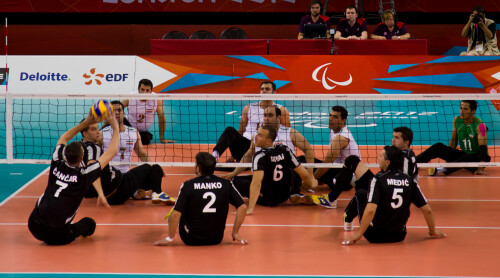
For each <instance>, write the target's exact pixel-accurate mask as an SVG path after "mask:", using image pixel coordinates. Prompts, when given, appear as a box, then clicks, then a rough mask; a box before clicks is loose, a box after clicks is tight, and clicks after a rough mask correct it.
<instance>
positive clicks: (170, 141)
mask: <svg viewBox="0 0 500 278" xmlns="http://www.w3.org/2000/svg"><path fill="white" fill-rule="evenodd" d="M160 142H161V143H163V144H168V143H177V141H175V140H169V139H160Z"/></svg>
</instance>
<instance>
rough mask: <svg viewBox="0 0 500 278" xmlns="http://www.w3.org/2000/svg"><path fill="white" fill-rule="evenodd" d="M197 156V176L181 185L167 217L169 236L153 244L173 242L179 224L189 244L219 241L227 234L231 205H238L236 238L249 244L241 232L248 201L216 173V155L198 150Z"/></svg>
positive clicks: (182, 234)
mask: <svg viewBox="0 0 500 278" xmlns="http://www.w3.org/2000/svg"><path fill="white" fill-rule="evenodd" d="M195 159H196V162H195V168H194V170H195V174H196V175H197V177H196V178H194V179H190V180H188V181H186V182H184V183H183V184H182V185H181V189H180V192H179V196H178V198H177V202H176V203H175V206H174V208H173V210H172V213H171V214H170V216H169V218H168V236H167V237H166V238H164V239H162V240H159V241H157V242H155V244H154V245H157V246H158V245H159V246H164V245H170V244H171V243H172V242H173V241H174V237H175V232H176V230H177V227H179V234H180V236H181V239H182V241H183V242H184V243H185V244H187V245H214V244H219V243H220V242H221V241H222V238H223V237H224V229H225V228H226V219H227V213H228V210H229V204H231V205H233V206H234V207H236V218H235V219H234V225H233V233H232V236H233V241H237V242H238V243H241V244H247V241H246V240H244V239H242V238H241V236H240V234H239V229H240V227H241V224H242V223H243V220H244V219H245V211H246V209H247V207H246V205H245V201H243V199H242V198H241V195H240V193H239V192H238V190H236V188H235V187H234V185H233V183H232V182H230V181H228V180H226V179H223V178H220V177H217V176H215V175H214V170H215V164H216V163H217V162H216V161H215V158H214V157H213V156H211V155H210V154H209V153H205V152H199V153H198V154H196V157H195Z"/></svg>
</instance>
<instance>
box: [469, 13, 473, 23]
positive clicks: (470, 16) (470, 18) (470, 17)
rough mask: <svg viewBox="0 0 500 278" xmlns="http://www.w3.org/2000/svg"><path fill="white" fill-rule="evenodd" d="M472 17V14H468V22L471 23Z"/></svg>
mask: <svg viewBox="0 0 500 278" xmlns="http://www.w3.org/2000/svg"><path fill="white" fill-rule="evenodd" d="M473 19H474V14H470V15H469V23H471V22H472V20H473Z"/></svg>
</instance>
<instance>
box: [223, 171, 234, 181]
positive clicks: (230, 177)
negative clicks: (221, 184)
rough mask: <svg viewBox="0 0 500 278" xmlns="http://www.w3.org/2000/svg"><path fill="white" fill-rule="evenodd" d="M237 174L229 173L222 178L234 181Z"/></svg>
mask: <svg viewBox="0 0 500 278" xmlns="http://www.w3.org/2000/svg"><path fill="white" fill-rule="evenodd" d="M234 176H235V174H234V173H233V172H231V173H227V174H225V175H222V178H224V179H226V180H232V179H233V178H234Z"/></svg>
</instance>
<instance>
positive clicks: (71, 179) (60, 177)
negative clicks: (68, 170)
mask: <svg viewBox="0 0 500 278" xmlns="http://www.w3.org/2000/svg"><path fill="white" fill-rule="evenodd" d="M52 174H54V176H56V177H57V179H58V180H62V181H65V182H77V181H78V180H77V178H78V176H75V175H73V176H72V175H68V174H63V173H61V172H59V171H58V170H57V168H54V171H52Z"/></svg>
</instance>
